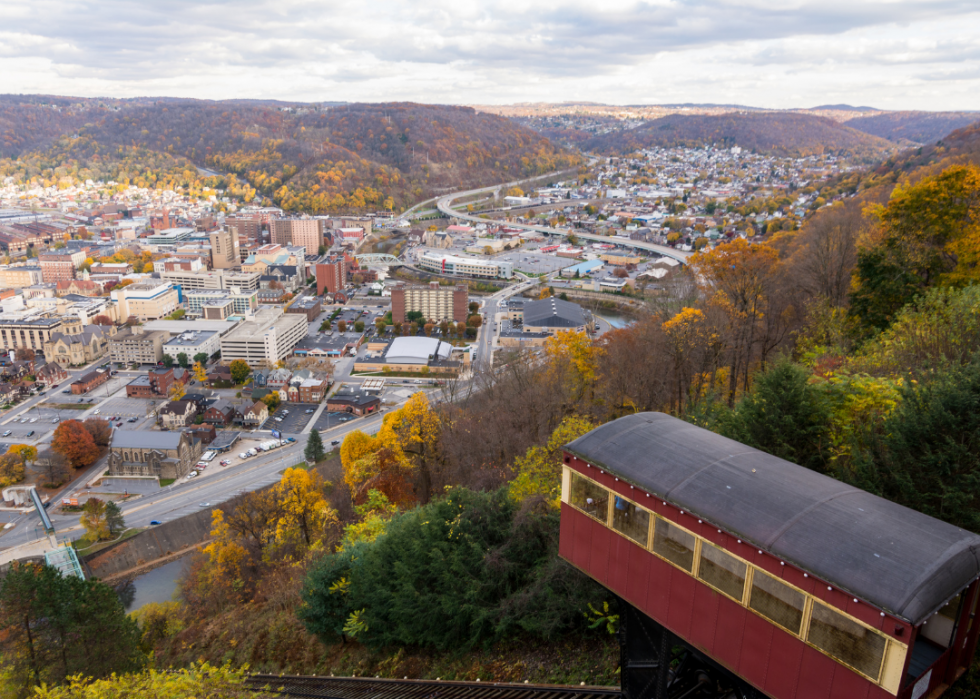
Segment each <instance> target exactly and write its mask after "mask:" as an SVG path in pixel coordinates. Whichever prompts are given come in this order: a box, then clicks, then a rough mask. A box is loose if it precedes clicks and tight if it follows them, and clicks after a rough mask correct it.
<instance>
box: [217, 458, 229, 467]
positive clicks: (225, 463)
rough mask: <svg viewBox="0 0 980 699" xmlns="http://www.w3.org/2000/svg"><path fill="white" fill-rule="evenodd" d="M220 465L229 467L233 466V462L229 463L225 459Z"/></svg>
mask: <svg viewBox="0 0 980 699" xmlns="http://www.w3.org/2000/svg"><path fill="white" fill-rule="evenodd" d="M218 463H220V464H221V465H222V466H228V465H230V464H231V462H230V461H228V460H227V459H225V460H224V461H219V462H218Z"/></svg>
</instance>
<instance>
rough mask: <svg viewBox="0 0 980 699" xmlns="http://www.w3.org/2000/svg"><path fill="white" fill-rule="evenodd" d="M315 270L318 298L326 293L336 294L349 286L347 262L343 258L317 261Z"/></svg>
mask: <svg viewBox="0 0 980 699" xmlns="http://www.w3.org/2000/svg"><path fill="white" fill-rule="evenodd" d="M315 269H316V293H317V296H322V295H323V292H324V291H328V292H330V293H331V294H336V293H337V292H338V291H343V290H344V288H345V287H346V286H347V260H346V259H345V258H344V257H343V256H336V255H332V256H324V257H323V258H321V259H320V260H317V262H316V265H315Z"/></svg>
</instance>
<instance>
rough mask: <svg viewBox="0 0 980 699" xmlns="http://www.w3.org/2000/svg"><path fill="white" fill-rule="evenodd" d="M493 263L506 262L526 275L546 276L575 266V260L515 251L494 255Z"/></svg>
mask: <svg viewBox="0 0 980 699" xmlns="http://www.w3.org/2000/svg"><path fill="white" fill-rule="evenodd" d="M493 259H494V260H495V261H498V262H499V261H501V260H503V261H506V262H510V263H512V264H513V265H514V269H516V270H518V271H520V272H526V273H528V274H547V273H550V272H554V271H555V270H559V269H564V268H565V267H570V266H572V265H574V264H577V261H576V260H571V259H568V258H565V257H555V256H554V255H542V254H540V253H536V252H527V251H521V250H517V251H515V252H505V253H503V254H501V255H495V256H494V258H493Z"/></svg>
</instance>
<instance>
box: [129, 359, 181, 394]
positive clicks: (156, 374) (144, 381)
mask: <svg viewBox="0 0 980 699" xmlns="http://www.w3.org/2000/svg"><path fill="white" fill-rule="evenodd" d="M175 381H176V379H174V370H173V369H170V368H167V367H162V366H161V367H155V368H153V369H150V370H149V371H148V372H147V374H146V376H137V377H136V378H135V379H133V380H132V381H130V382H129V383H128V384H126V397H127V398H160V397H166V396H168V395H169V394H170V387H171V386H173V385H174V382H175Z"/></svg>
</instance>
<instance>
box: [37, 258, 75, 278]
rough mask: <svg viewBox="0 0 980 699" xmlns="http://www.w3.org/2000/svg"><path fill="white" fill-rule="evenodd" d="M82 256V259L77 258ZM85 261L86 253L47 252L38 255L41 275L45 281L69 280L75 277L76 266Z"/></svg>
mask: <svg viewBox="0 0 980 699" xmlns="http://www.w3.org/2000/svg"><path fill="white" fill-rule="evenodd" d="M78 257H81V259H76V258H78ZM84 261H85V253H82V252H78V253H58V252H45V253H41V255H40V256H39V257H38V262H39V263H40V267H41V277H42V278H43V279H44V282H45V283H51V282H60V281H69V280H71V279H74V278H75V268H76V267H77V265H79V264H81V263H82V262H84Z"/></svg>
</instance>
